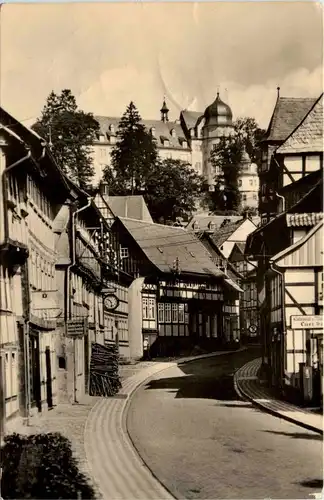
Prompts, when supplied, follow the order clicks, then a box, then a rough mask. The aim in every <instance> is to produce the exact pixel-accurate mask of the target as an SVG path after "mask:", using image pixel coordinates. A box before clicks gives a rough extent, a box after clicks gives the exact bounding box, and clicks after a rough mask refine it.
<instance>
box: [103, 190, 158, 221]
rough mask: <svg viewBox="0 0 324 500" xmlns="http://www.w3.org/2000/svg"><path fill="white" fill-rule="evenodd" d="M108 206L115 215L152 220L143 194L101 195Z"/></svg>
mask: <svg viewBox="0 0 324 500" xmlns="http://www.w3.org/2000/svg"><path fill="white" fill-rule="evenodd" d="M103 198H104V199H105V201H106V202H107V203H108V206H109V208H110V209H111V211H112V212H113V214H114V215H115V216H116V217H129V218H131V219H138V220H143V221H146V222H153V219H152V217H151V214H150V212H149V209H148V208H147V205H146V203H145V200H144V198H143V196H141V195H133V196H103Z"/></svg>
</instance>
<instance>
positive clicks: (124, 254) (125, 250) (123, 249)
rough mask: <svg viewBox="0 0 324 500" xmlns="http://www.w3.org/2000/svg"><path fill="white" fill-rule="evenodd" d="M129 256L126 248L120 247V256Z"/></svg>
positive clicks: (125, 257)
mask: <svg viewBox="0 0 324 500" xmlns="http://www.w3.org/2000/svg"><path fill="white" fill-rule="evenodd" d="M128 256H129V253H128V248H126V247H121V249H120V257H121V258H122V259H127V257H128Z"/></svg>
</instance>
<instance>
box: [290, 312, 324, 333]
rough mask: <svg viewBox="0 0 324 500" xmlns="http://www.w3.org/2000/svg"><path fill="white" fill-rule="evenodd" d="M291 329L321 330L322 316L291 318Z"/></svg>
mask: <svg viewBox="0 0 324 500" xmlns="http://www.w3.org/2000/svg"><path fill="white" fill-rule="evenodd" d="M290 320H291V328H292V329H293V330H313V329H317V328H319V329H320V330H323V316H322V315H316V316H291V317H290Z"/></svg>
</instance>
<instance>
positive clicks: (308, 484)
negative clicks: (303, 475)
mask: <svg viewBox="0 0 324 500" xmlns="http://www.w3.org/2000/svg"><path fill="white" fill-rule="evenodd" d="M298 484H300V485H301V486H304V487H305V488H314V489H315V488H316V489H319V490H320V489H322V488H323V479H307V480H306V481H300V482H299V483H298Z"/></svg>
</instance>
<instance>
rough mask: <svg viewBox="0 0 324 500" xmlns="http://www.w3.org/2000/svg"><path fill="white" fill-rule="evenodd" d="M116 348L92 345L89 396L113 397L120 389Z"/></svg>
mask: <svg viewBox="0 0 324 500" xmlns="http://www.w3.org/2000/svg"><path fill="white" fill-rule="evenodd" d="M118 371H119V370H118V349H117V346H115V345H111V346H103V345H101V344H92V353H91V361H90V384H89V394H90V396H104V397H109V396H114V395H115V394H117V392H118V391H119V389H120V388H121V382H120V379H119V373H118Z"/></svg>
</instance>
